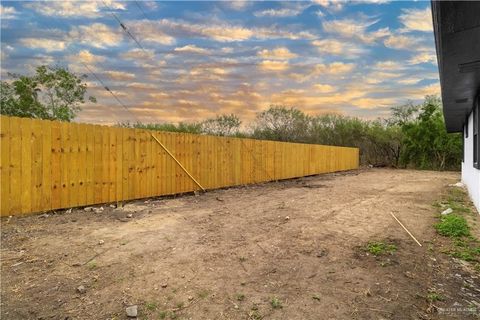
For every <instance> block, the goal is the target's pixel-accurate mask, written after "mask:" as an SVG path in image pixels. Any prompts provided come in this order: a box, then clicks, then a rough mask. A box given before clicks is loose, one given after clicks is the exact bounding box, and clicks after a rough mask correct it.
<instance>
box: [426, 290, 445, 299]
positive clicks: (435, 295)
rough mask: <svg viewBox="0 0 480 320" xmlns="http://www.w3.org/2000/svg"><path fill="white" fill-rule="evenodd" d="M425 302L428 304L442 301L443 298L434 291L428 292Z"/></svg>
mask: <svg viewBox="0 0 480 320" xmlns="http://www.w3.org/2000/svg"><path fill="white" fill-rule="evenodd" d="M427 300H428V301H430V302H435V301H442V300H443V297H442V296H441V295H440V294H438V293H436V292H435V291H430V292H429V293H428V294H427Z"/></svg>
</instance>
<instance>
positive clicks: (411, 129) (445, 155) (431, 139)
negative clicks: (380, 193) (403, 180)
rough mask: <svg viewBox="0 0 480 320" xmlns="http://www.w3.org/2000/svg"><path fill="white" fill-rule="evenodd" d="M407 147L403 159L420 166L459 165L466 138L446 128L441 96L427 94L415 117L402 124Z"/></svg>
mask: <svg viewBox="0 0 480 320" xmlns="http://www.w3.org/2000/svg"><path fill="white" fill-rule="evenodd" d="M402 131H403V134H404V149H403V152H402V156H401V161H402V162H403V163H404V164H405V165H413V166H414V167H416V168H420V169H436V170H445V169H453V168H458V167H459V166H460V160H461V155H462V140H461V139H462V138H461V135H459V134H449V133H447V131H446V129H445V123H444V120H443V114H442V110H441V102H440V99H439V98H438V97H436V96H427V97H426V98H425V101H424V103H423V104H422V105H421V106H420V113H419V115H418V117H417V119H416V120H415V121H412V122H409V123H407V124H405V125H403V126H402Z"/></svg>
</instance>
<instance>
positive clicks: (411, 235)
mask: <svg viewBox="0 0 480 320" xmlns="http://www.w3.org/2000/svg"><path fill="white" fill-rule="evenodd" d="M390 214H391V215H392V217H393V218H394V219H395V220H396V221H397V222H398V224H400V225H401V226H402V228H403V229H404V230H405V231H407V233H408V235H409V236H410V237H412V239H413V240H415V242H416V243H417V244H418V245H419V246H420V247H421V246H422V244H421V243H420V242H418V240H417V239H416V238H415V237H414V236H413V234H411V233H410V231H408V229H407V228H406V227H405V226H404V225H403V224H402V223H401V222H400V220H398V219H397V217H395V215H394V214H393V212H390Z"/></svg>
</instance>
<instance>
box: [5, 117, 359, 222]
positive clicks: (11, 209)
mask: <svg viewBox="0 0 480 320" xmlns="http://www.w3.org/2000/svg"><path fill="white" fill-rule="evenodd" d="M0 120H1V127H0V137H1V140H0V143H1V146H0V147H1V163H0V170H1V199H0V202H1V205H0V207H1V211H0V214H1V215H2V216H6V215H17V214H25V213H31V212H41V211H47V210H53V209H60V208H69V207H77V206H85V205H91V204H99V203H108V202H116V201H123V200H131V199H138V198H146V197H150V196H160V195H169V194H176V193H182V192H189V191H194V190H198V189H199V187H198V186H197V185H196V184H195V182H194V181H193V180H192V179H191V178H190V177H189V176H188V175H187V173H186V172H185V171H184V170H182V168H181V166H180V165H178V164H177V163H176V162H175V160H174V158H172V157H171V156H170V155H169V154H168V153H167V152H166V150H165V149H163V148H162V147H161V145H160V144H159V143H158V142H157V141H156V139H157V140H158V141H159V142H160V143H161V144H163V145H164V146H165V148H166V149H168V150H169V151H170V152H171V153H172V155H174V157H175V158H176V159H178V161H179V162H180V163H181V164H182V165H183V166H184V167H185V169H186V170H187V171H188V172H189V173H190V174H191V176H192V177H193V178H194V179H195V180H197V181H198V183H199V184H200V185H201V186H202V187H204V188H205V189H214V188H221V187H226V186H234V185H242V184H249V183H257V182H262V181H271V180H280V179H288V178H293V177H300V176H307V175H312V174H318V173H325V172H334V171H341V170H350V169H356V168H357V167H358V161H359V159H358V149H356V148H345V147H333V146H323V145H311V144H299V143H286V142H274V141H263V140H252V139H240V138H226V137H216V136H207V135H194V134H186V133H170V132H159V131H149V130H140V129H129V128H117V127H107V126H98V125H90V124H80V123H67V122H58V121H46V120H35V119H26V118H16V117H6V116H0Z"/></svg>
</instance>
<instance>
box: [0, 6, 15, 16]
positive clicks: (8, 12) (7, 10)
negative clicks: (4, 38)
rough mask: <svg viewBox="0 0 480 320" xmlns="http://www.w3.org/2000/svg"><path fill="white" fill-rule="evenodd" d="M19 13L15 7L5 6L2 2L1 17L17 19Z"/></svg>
mask: <svg viewBox="0 0 480 320" xmlns="http://www.w3.org/2000/svg"><path fill="white" fill-rule="evenodd" d="M17 15H18V12H17V10H15V8H14V7H4V6H3V5H1V4H0V17H1V18H2V19H4V20H8V19H16V18H17Z"/></svg>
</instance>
